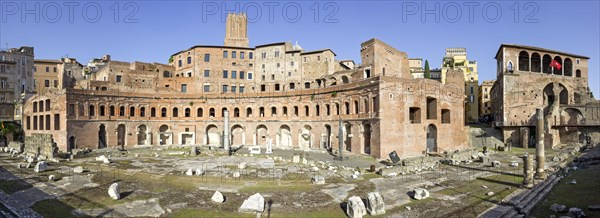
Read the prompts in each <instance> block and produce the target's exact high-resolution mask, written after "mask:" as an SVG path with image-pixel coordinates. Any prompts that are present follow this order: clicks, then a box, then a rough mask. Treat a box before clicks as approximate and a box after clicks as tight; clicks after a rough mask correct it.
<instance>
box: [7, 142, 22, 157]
mask: <svg viewBox="0 0 600 218" xmlns="http://www.w3.org/2000/svg"><path fill="white" fill-rule="evenodd" d="M8 149H9V150H12V151H17V153H19V154H20V153H23V149H24V146H23V143H22V142H9V143H8Z"/></svg>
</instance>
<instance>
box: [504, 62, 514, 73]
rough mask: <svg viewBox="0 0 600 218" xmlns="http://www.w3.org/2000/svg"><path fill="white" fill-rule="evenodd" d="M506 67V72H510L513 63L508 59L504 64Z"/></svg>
mask: <svg viewBox="0 0 600 218" xmlns="http://www.w3.org/2000/svg"><path fill="white" fill-rule="evenodd" d="M506 69H507V70H508V72H512V71H513V63H512V61H508V65H506Z"/></svg>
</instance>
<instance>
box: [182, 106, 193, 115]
mask: <svg viewBox="0 0 600 218" xmlns="http://www.w3.org/2000/svg"><path fill="white" fill-rule="evenodd" d="M183 113H184V115H185V117H190V116H192V110H190V109H189V108H186V109H185V111H184V112H183Z"/></svg>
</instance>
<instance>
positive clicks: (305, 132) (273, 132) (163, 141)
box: [68, 121, 373, 154]
mask: <svg viewBox="0 0 600 218" xmlns="http://www.w3.org/2000/svg"><path fill="white" fill-rule="evenodd" d="M173 127H174V126H170V125H168V124H162V125H160V126H159V127H158V131H157V132H156V133H155V134H153V132H155V131H156V130H155V131H153V130H152V128H156V127H152V126H148V125H146V124H139V125H136V126H135V127H131V128H132V129H133V131H134V132H132V133H133V134H132V133H128V132H129V131H131V130H129V129H128V127H127V126H126V124H117V125H116V127H115V128H116V129H115V131H114V132H115V134H116V137H114V138H113V137H108V135H107V134H108V133H109V132H112V131H110V130H108V129H107V125H106V124H100V125H99V126H98V135H97V139H98V140H97V141H98V145H97V148H100V149H101V148H106V147H108V146H109V144H110V145H111V146H112V147H114V146H116V147H118V148H121V149H125V148H126V147H129V146H132V145H153V144H158V145H171V144H197V145H209V146H219V147H222V143H223V136H224V135H225V134H224V132H223V129H222V127H219V126H217V125H215V124H209V125H207V126H206V127H205V128H204V129H202V130H200V131H199V136H200V137H198V138H196V135H195V134H193V135H192V136H191V137H192V138H190V139H189V140H187V141H186V138H185V135H186V134H188V133H190V132H188V130H187V129H186V132H176V131H175V130H174V128H173ZM273 127H274V129H271V128H273ZM315 128H317V129H315ZM353 131H359V132H353ZM372 131H373V130H372V126H371V124H370V123H368V122H367V121H364V122H363V123H361V124H353V123H350V122H344V123H343V137H344V138H343V143H344V144H343V146H344V149H345V150H347V151H349V152H354V153H362V154H370V153H371V144H372V143H371V140H372V139H371V138H372V136H371V135H372ZM192 132H195V131H194V130H192ZM353 133H354V134H353ZM357 133H359V134H357ZM131 135H134V136H135V137H128V136H131ZM176 135H177V136H179V137H180V138H179V140H177V141H175V140H174V136H176ZM229 135H230V143H231V145H232V146H234V147H235V146H242V145H259V146H266V145H267V144H268V143H271V144H272V146H273V147H274V148H301V149H331V148H332V144H333V142H334V141H335V140H334V139H335V138H336V135H337V132H334V131H332V126H331V125H329V124H324V125H323V126H321V127H315V126H313V125H311V124H305V125H300V126H291V125H287V124H281V125H278V126H273V125H270V126H268V125H266V124H258V125H256V126H252V127H248V126H244V125H241V124H234V125H233V126H232V127H231V129H230V134H229ZM359 135H360V136H359ZM353 137H356V138H357V139H354V140H353ZM109 138H112V139H111V140H112V142H109V140H108V139H109ZM153 138H154V139H153ZM358 138H360V140H359V139H358ZM76 140H77V138H76V136H70V137H69V140H68V150H69V151H70V150H71V149H74V148H77V145H76V144H77V143H76ZM128 140H129V141H128ZM335 142H337V141H335ZM354 143H360V145H359V146H357V145H355V144H354ZM357 147H359V148H360V150H356V148H357ZM336 148H337V147H336Z"/></svg>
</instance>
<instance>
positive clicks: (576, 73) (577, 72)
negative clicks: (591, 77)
mask: <svg viewBox="0 0 600 218" xmlns="http://www.w3.org/2000/svg"><path fill="white" fill-rule="evenodd" d="M575 77H581V70H580V69H577V70H576V71H575Z"/></svg>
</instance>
